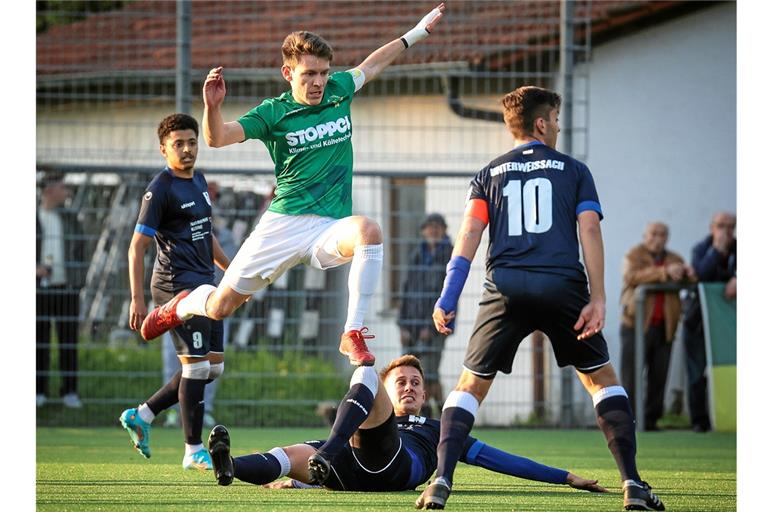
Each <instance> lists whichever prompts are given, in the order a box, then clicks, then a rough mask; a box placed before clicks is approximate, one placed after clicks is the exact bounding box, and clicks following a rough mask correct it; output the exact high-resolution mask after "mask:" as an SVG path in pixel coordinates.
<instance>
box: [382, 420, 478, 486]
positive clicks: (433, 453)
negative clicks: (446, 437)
mask: <svg viewBox="0 0 768 512" xmlns="http://www.w3.org/2000/svg"><path fill="white" fill-rule="evenodd" d="M396 419H397V429H398V432H399V433H400V438H401V439H402V440H403V444H404V445H405V448H406V449H407V450H408V451H409V452H410V453H411V456H412V458H413V460H412V469H411V471H412V472H416V473H417V474H418V475H413V474H412V475H411V483H413V484H414V485H420V484H422V483H424V482H426V481H427V479H428V478H429V477H430V475H432V473H434V472H435V470H436V469H437V445H438V444H439V443H440V420H434V419H431V418H425V417H424V416H413V415H409V416H397V418H396ZM476 441H477V440H476V439H475V438H473V437H471V436H467V440H466V442H465V443H464V448H463V449H462V451H461V457H460V458H459V460H460V461H461V462H466V461H467V460H466V458H467V453H468V452H469V450H470V449H471V447H472V445H474V444H475V442H476Z"/></svg>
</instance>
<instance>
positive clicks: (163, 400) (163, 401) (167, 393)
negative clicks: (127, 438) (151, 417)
mask: <svg viewBox="0 0 768 512" xmlns="http://www.w3.org/2000/svg"><path fill="white" fill-rule="evenodd" d="M180 381H181V370H179V371H177V372H176V373H174V374H173V377H171V380H169V381H168V382H166V383H165V386H163V387H162V388H160V389H158V390H157V391H156V392H155V394H154V395H152V396H151V397H150V398H149V400H147V402H146V404H147V406H148V407H149V408H150V409H151V410H152V412H153V413H154V414H155V415H158V414H160V413H161V412H162V411H164V410H166V409H168V408H169V407H171V406H173V405H175V404H177V403H178V402H179V383H180Z"/></svg>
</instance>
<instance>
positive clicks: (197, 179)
mask: <svg viewBox="0 0 768 512" xmlns="http://www.w3.org/2000/svg"><path fill="white" fill-rule="evenodd" d="M157 135H158V137H159V139H160V153H161V154H162V155H163V157H165V160H166V167H165V169H163V170H162V171H161V172H160V173H159V174H157V175H156V176H155V177H154V178H153V179H152V181H151V182H150V183H149V185H148V186H147V188H146V190H145V192H144V196H143V197H142V200H141V209H140V211H139V218H138V220H137V222H136V228H135V230H134V233H133V237H132V239H131V245H130V248H129V249H128V269H129V279H130V285H131V307H130V320H129V324H130V327H131V329H133V330H139V329H140V328H141V324H142V322H143V321H144V318H146V316H147V307H146V305H145V302H144V255H145V253H146V251H147V249H148V247H149V245H150V244H151V243H152V241H153V240H154V241H155V244H156V246H157V258H156V259H155V264H154V267H153V269H152V280H151V292H152V299H153V300H154V302H155V304H156V305H161V304H164V303H166V302H168V301H169V300H170V299H171V298H172V297H173V296H174V295H176V294H177V293H179V292H180V291H182V290H185V289H190V288H195V287H196V286H199V285H201V284H211V283H213V265H214V262H215V263H216V264H217V265H218V266H219V267H221V268H222V269H226V268H227V266H228V265H229V258H227V256H226V254H225V253H224V251H223V250H222V248H221V246H220V245H219V243H218V241H217V240H216V237H215V236H214V235H213V230H212V218H211V201H210V197H209V196H208V184H207V183H206V181H205V177H204V176H203V175H202V174H201V173H200V172H198V171H195V170H194V166H195V160H196V158H197V150H198V146H197V136H198V125H197V121H195V119H194V118H192V117H191V116H188V115H186V114H173V115H171V116H168V117H166V118H165V119H163V120H162V121H161V123H160V125H159V127H158V129H157ZM222 335H223V333H222V324H221V321H214V320H210V319H208V318H205V317H193V318H191V319H190V320H188V321H187V322H185V323H183V324H182V325H180V326H178V327H176V328H175V329H173V330H172V331H171V338H172V340H173V344H174V346H175V348H176V353H177V355H178V357H179V361H180V363H181V370H179V371H178V372H177V373H176V374H175V375H174V376H173V377H172V378H171V380H170V381H168V382H167V383H166V384H165V385H164V386H163V387H162V388H160V389H159V390H158V391H157V392H156V393H155V394H154V395H152V396H151V397H150V398H149V399H147V401H146V402H144V403H142V404H141V405H139V406H138V407H136V408H131V409H127V410H125V411H123V413H122V414H121V415H120V422H121V423H122V425H123V427H124V428H125V429H126V430H128V433H129V434H130V436H131V440H132V441H133V444H134V446H135V447H136V449H137V450H138V451H139V453H141V454H142V455H143V456H144V457H146V458H149V457H150V455H151V451H150V447H149V432H150V429H151V424H152V420H154V418H155V415H157V414H159V413H160V412H161V411H164V410H165V409H167V408H169V407H171V406H172V405H174V404H175V403H177V402H178V403H179V404H180V410H181V419H182V427H183V429H184V438H185V453H184V458H183V460H182V466H183V467H184V468H185V469H190V468H196V469H211V468H212V464H211V461H210V456H209V455H208V451H207V450H206V449H205V447H204V446H203V444H202V437H201V436H202V428H203V414H204V410H203V408H204V406H205V405H204V402H203V392H204V390H205V385H206V383H208V382H210V381H211V380H212V379H215V378H216V377H218V376H219V375H221V373H222V372H223V371H224V349H223V338H222Z"/></svg>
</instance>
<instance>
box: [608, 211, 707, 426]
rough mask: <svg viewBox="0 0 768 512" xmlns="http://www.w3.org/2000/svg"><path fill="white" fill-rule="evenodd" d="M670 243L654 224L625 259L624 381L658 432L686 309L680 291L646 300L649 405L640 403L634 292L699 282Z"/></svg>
mask: <svg viewBox="0 0 768 512" xmlns="http://www.w3.org/2000/svg"><path fill="white" fill-rule="evenodd" d="M668 240H669V228H668V227H667V226H666V224H663V223H661V222H651V223H650V224H648V226H647V227H646V228H645V233H644V234H643V242H642V243H641V244H639V245H637V246H635V247H633V248H632V249H630V251H629V252H628V253H627V254H626V256H624V269H623V276H622V278H623V285H622V289H621V306H622V318H621V381H622V384H623V385H624V389H626V390H627V394H628V395H629V401H630V403H631V404H633V407H634V408H635V411H636V414H640V411H641V407H642V410H643V411H644V412H643V414H644V415H645V429H646V430H658V426H657V422H658V421H659V419H660V418H661V417H662V415H663V414H664V389H665V387H666V384H667V371H668V369H669V359H670V356H671V355H672V342H673V341H674V339H675V332H676V331H677V325H678V322H679V321H680V312H681V309H682V306H681V304H680V293H679V291H677V290H676V291H668V292H655V293H653V292H652V293H647V294H646V295H645V317H644V320H643V330H644V332H645V355H644V366H645V367H647V369H648V373H647V386H646V392H645V404H643V405H641V404H638V403H636V401H635V396H636V395H635V289H636V288H637V287H638V286H640V285H643V284H653V283H673V282H674V283H683V282H686V281H689V280H692V279H694V273H693V268H691V267H690V266H688V265H686V264H685V262H684V261H683V258H682V257H681V256H680V255H678V254H676V253H674V252H670V251H668V250H667V249H666V245H667V241H668Z"/></svg>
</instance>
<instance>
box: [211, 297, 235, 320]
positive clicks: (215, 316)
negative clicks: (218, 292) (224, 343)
mask: <svg viewBox="0 0 768 512" xmlns="http://www.w3.org/2000/svg"><path fill="white" fill-rule="evenodd" d="M234 310H235V308H234V307H233V305H232V304H230V303H229V302H228V301H224V300H215V301H209V302H208V304H207V305H206V307H205V312H206V313H207V315H208V318H210V319H211V320H222V319H224V318H226V317H228V316H229V315H231V314H232V312H233V311H234Z"/></svg>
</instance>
